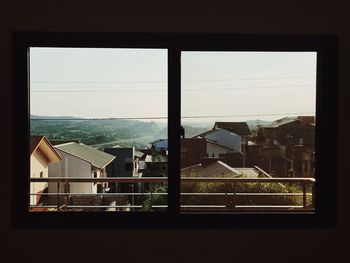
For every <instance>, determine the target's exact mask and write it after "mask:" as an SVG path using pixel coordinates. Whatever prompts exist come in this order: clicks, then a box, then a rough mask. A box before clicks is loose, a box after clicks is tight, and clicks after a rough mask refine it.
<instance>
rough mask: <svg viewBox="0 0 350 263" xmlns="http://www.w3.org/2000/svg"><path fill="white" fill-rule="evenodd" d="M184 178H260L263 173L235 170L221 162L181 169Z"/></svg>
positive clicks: (249, 169) (255, 170) (254, 170)
mask: <svg viewBox="0 0 350 263" xmlns="http://www.w3.org/2000/svg"><path fill="white" fill-rule="evenodd" d="M181 176H184V177H224V176H225V177H237V178H258V177H259V176H261V173H259V171H258V170H257V169H256V168H233V167H231V166H229V165H227V164H225V163H223V162H221V161H217V162H214V163H211V164H209V165H206V166H204V165H202V164H197V165H193V166H189V167H186V168H183V169H181Z"/></svg>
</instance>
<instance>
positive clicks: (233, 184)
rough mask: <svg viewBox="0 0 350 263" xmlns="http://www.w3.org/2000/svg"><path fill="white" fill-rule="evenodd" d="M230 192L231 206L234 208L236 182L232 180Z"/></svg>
mask: <svg viewBox="0 0 350 263" xmlns="http://www.w3.org/2000/svg"><path fill="white" fill-rule="evenodd" d="M232 193H233V199H232V207H233V208H236V203H237V202H236V201H237V200H236V182H235V181H233V183H232Z"/></svg>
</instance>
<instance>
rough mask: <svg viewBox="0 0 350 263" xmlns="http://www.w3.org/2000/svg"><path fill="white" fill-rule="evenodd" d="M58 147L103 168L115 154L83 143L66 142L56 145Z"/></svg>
mask: <svg viewBox="0 0 350 263" xmlns="http://www.w3.org/2000/svg"><path fill="white" fill-rule="evenodd" d="M54 147H55V148H56V149H58V150H61V151H63V152H66V153H68V154H71V155H73V156H76V157H78V158H80V159H82V160H85V161H87V162H89V163H91V165H92V166H94V167H97V168H100V169H102V168H103V167H105V166H106V165H107V164H109V163H110V162H112V161H113V160H114V158H115V156H113V155H111V154H108V153H105V152H102V151H100V150H97V149H95V148H93V147H91V146H88V145H85V144H82V143H75V142H71V143H65V144H60V145H55V146H54Z"/></svg>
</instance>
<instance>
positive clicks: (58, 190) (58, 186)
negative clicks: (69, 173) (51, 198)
mask: <svg viewBox="0 0 350 263" xmlns="http://www.w3.org/2000/svg"><path fill="white" fill-rule="evenodd" d="M59 210H60V182H57V211H59Z"/></svg>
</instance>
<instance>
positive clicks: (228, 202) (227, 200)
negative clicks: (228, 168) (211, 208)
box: [225, 182, 231, 209]
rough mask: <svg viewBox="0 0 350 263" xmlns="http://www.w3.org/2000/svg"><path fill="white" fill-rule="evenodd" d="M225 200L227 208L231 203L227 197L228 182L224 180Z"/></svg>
mask: <svg viewBox="0 0 350 263" xmlns="http://www.w3.org/2000/svg"><path fill="white" fill-rule="evenodd" d="M225 200H226V208H227V209H229V208H230V206H231V205H230V200H229V197H228V182H225Z"/></svg>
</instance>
